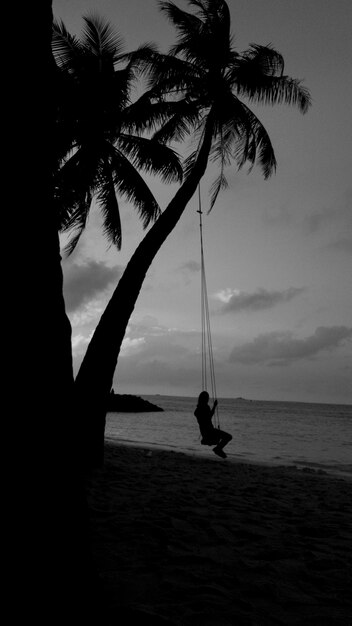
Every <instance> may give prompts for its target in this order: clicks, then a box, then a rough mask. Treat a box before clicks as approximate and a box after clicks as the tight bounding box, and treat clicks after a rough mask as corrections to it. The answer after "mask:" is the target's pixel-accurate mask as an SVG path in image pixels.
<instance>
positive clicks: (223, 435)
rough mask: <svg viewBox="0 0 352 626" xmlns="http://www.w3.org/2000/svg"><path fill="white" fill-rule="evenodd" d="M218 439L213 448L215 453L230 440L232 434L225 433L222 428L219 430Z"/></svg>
mask: <svg viewBox="0 0 352 626" xmlns="http://www.w3.org/2000/svg"><path fill="white" fill-rule="evenodd" d="M218 432H219V435H220V440H219V443H218V444H217V446H216V447H215V448H214V452H215V454H216V453H217V452H216V451H218V450H223V449H224V447H225V446H226V445H227V444H228V443H229V442H230V441H231V439H232V435H230V433H226V432H225V431H224V430H219V431H218Z"/></svg>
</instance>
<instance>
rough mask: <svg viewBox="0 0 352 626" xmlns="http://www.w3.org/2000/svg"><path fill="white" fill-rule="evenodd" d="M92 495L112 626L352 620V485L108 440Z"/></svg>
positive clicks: (319, 625) (97, 555)
mask: <svg viewBox="0 0 352 626" xmlns="http://www.w3.org/2000/svg"><path fill="white" fill-rule="evenodd" d="M87 491H88V500H89V506H90V518H91V531H90V532H91V545H92V551H93V557H94V560H95V563H96V566H97V568H98V571H99V574H100V579H101V582H102V586H103V590H104V594H105V599H106V600H105V601H106V606H107V613H108V615H107V617H106V619H105V621H104V624H105V623H108V624H110V623H111V624H128V623H136V624H143V625H148V624H154V625H156V626H157V624H164V623H166V624H167V623H170V624H178V625H187V626H188V625H194V626H195V625H202V626H206V625H209V626H210V625H211V626H235V625H236V626H237V625H248V626H250V625H253V626H259V625H260V626H264V625H267V626H269V625H276V624H282V625H284V626H294V625H295V626H308V625H316V626H324V625H325V626H330V625H331V626H332V625H341V626H348V625H350V624H352V595H351V589H352V482H349V481H347V480H343V479H340V478H335V477H332V476H329V475H326V474H323V473H317V472H314V471H304V470H298V469H295V468H288V467H267V466H257V465H251V464H244V463H241V464H240V463H233V462H228V460H225V461H222V460H221V459H217V458H216V457H214V459H213V458H209V459H200V458H195V457H192V456H188V455H185V454H182V453H179V452H169V451H163V450H148V449H147V448H143V447H132V446H122V445H110V444H109V445H106V454H105V464H104V467H103V468H102V469H101V470H97V471H95V473H94V474H93V475H92V476H90V477H89V479H88V486H87Z"/></svg>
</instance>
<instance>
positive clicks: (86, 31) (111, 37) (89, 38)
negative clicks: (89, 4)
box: [82, 13, 124, 60]
mask: <svg viewBox="0 0 352 626" xmlns="http://www.w3.org/2000/svg"><path fill="white" fill-rule="evenodd" d="M83 19H84V22H85V26H84V28H83V33H82V42H83V45H84V46H85V47H86V48H87V49H89V50H90V51H91V52H92V53H93V54H94V55H96V56H98V57H103V56H109V57H111V58H112V59H114V60H116V58H117V56H118V55H119V54H121V53H122V50H123V48H124V43H123V40H122V38H121V37H120V36H119V35H118V34H117V33H116V32H115V30H114V29H113V28H112V26H111V25H110V24H109V22H106V21H105V20H104V19H102V18H101V17H100V16H99V15H98V14H96V13H92V14H90V15H87V16H84V17H83Z"/></svg>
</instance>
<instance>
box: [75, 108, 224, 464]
mask: <svg viewBox="0 0 352 626" xmlns="http://www.w3.org/2000/svg"><path fill="white" fill-rule="evenodd" d="M212 136H213V120H212V113H211V112H210V113H209V115H208V118H207V122H206V126H205V132H204V137H203V141H202V145H201V148H200V150H199V154H198V157H197V160H196V162H195V164H194V167H193V170H192V172H191V174H190V175H189V176H188V177H187V179H186V180H185V182H184V183H183V184H182V185H181V187H180V189H179V190H178V191H177V192H176V194H175V196H174V198H173V199H172V200H171V202H170V203H169V205H168V206H167V208H166V209H165V211H164V212H163V213H162V215H161V216H160V217H159V218H158V220H157V221H156V222H155V224H154V225H153V226H152V227H151V229H150V230H149V231H148V233H147V234H146V235H145V237H144V239H143V240H142V242H141V243H140V244H139V246H138V247H137V249H136V250H135V252H134V254H133V255H132V257H131V259H130V261H129V263H128V264H127V266H126V269H125V271H124V273H123V276H122V277H121V279H120V281H119V283H118V285H117V287H116V289H115V291H114V293H113V295H112V297H111V299H110V301H109V303H108V305H107V307H106V309H105V311H104V313H103V315H102V316H101V319H100V321H99V324H98V326H97V328H96V330H95V332H94V335H93V337H92V339H91V341H90V343H89V346H88V349H87V352H86V354H85V357H84V359H83V362H82V364H81V367H80V370H79V372H78V374H77V377H76V380H75V388H76V395H77V398H78V403H79V406H80V407H81V419H82V421H84V423H85V432H86V434H87V436H88V440H87V441H86V454H87V463H88V465H93V466H99V465H101V464H102V462H103V449H104V448H103V446H104V430H105V416H106V410H107V409H106V407H107V400H108V396H109V393H110V390H111V387H112V381H113V376H114V372H115V368H116V364H117V360H118V356H119V353H120V349H121V344H122V341H123V339H124V336H125V332H126V328H127V325H128V322H129V319H130V316H131V314H132V312H133V309H134V307H135V304H136V301H137V299H138V296H139V293H140V290H141V287H142V285H143V281H144V279H145V276H146V273H147V271H148V269H149V267H150V265H151V263H152V261H153V259H154V257H155V256H156V254H157V253H158V251H159V250H160V248H161V246H162V245H163V243H164V241H165V240H166V239H167V237H168V236H169V234H170V233H171V232H172V230H173V229H174V227H175V226H176V224H177V222H178V221H179V219H180V217H181V215H182V213H183V212H184V210H185V208H186V206H187V204H188V202H189V201H190V199H191V198H192V196H193V194H194V192H195V191H196V189H197V186H198V184H199V181H200V180H201V178H202V176H203V175H204V173H205V170H206V167H207V164H208V158H209V153H210V149H211V144H212Z"/></svg>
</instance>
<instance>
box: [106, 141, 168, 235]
mask: <svg viewBox="0 0 352 626" xmlns="http://www.w3.org/2000/svg"><path fill="white" fill-rule="evenodd" d="M110 166H111V169H112V176H113V182H114V185H115V188H116V189H117V191H118V193H119V194H121V195H122V196H123V197H124V198H126V200H128V201H129V202H132V203H133V204H134V206H135V207H136V208H137V210H138V213H139V216H140V218H141V219H142V223H143V226H144V228H146V227H147V226H148V225H149V224H150V223H151V222H152V221H155V220H156V219H157V217H158V216H159V215H160V207H159V205H158V203H157V201H156V200H155V198H154V196H153V194H152V192H151V191H150V189H149V187H148V185H147V184H146V182H145V181H144V179H143V178H142V176H141V175H140V174H139V172H138V171H137V170H136V169H135V167H134V166H133V165H132V163H131V162H130V161H129V160H128V159H127V158H126V157H125V155H124V154H123V153H122V152H121V151H119V150H117V149H113V150H111V153H110Z"/></svg>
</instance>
